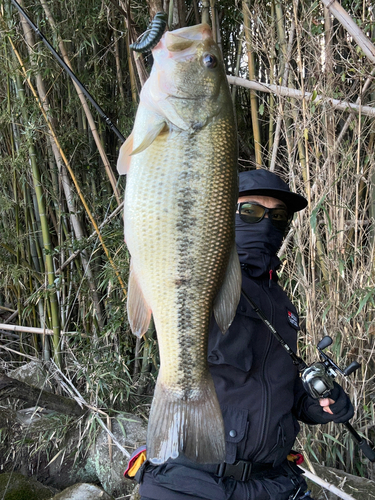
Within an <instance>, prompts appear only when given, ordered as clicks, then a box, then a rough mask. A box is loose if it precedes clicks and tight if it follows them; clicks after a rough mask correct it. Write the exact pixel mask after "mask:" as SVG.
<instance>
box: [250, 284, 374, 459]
mask: <svg viewBox="0 0 375 500" xmlns="http://www.w3.org/2000/svg"><path fill="white" fill-rule="evenodd" d="M241 291H242V295H243V296H244V297H245V299H246V300H247V302H248V303H249V304H250V306H251V307H252V308H253V310H254V311H255V312H256V314H257V315H258V316H259V317H260V319H261V320H262V321H263V323H264V324H265V325H266V326H267V328H268V329H269V330H270V331H271V332H272V334H273V335H274V336H275V338H276V339H277V341H278V342H279V343H280V344H281V345H282V346H283V347H284V349H285V350H286V352H287V353H288V354H289V356H290V357H291V358H292V360H293V364H294V365H296V366H297V368H298V371H299V372H300V373H301V378H302V383H303V386H304V388H305V390H306V392H307V393H308V394H309V395H310V396H311V397H312V398H314V399H320V398H327V397H328V396H329V395H330V392H331V390H332V389H333V387H334V385H333V379H334V378H335V377H336V375H337V373H340V374H341V375H344V376H345V377H347V376H348V375H350V374H351V373H353V372H354V371H356V370H358V368H360V364H359V363H357V361H353V362H352V363H351V364H350V365H349V366H347V367H346V368H345V369H344V370H341V368H339V367H338V366H337V365H336V363H334V361H333V360H332V359H331V358H330V357H329V356H327V354H326V353H325V352H323V349H325V348H326V347H328V346H330V345H331V344H332V339H331V337H329V336H328V335H327V336H326V337H324V338H323V339H322V340H321V341H320V342H319V343H318V345H317V349H318V351H319V354H320V357H321V361H318V362H316V363H313V364H312V365H310V366H308V365H307V364H306V363H305V362H304V361H303V359H302V358H300V357H299V356H297V354H296V353H295V352H294V351H293V349H292V348H291V347H290V346H289V345H288V344H287V343H286V342H285V340H284V339H283V338H282V337H281V335H280V334H279V333H278V332H277V330H276V329H275V327H274V326H273V325H272V323H270V322H269V321H268V319H267V317H266V315H265V314H264V313H263V311H262V310H261V309H260V308H259V307H258V306H257V305H256V304H255V302H253V300H251V298H250V297H249V296H248V295H247V293H246V292H245V291H244V290H243V289H242V290H241ZM343 424H344V425H345V427H346V428H347V429H348V431H349V432H350V434H351V435H352V437H353V438H354V439H355V441H356V442H357V444H358V447H359V448H360V449H361V450H362V452H363V454H364V455H365V456H366V457H367V458H368V459H369V460H370V461H371V462H375V450H373V449H372V448H371V446H370V445H369V444H368V443H367V441H366V440H365V439H364V438H362V437H361V436H360V435H359V434H358V432H357V431H356V430H355V429H354V428H353V426H352V425H351V424H350V423H349V421H348V422H343Z"/></svg>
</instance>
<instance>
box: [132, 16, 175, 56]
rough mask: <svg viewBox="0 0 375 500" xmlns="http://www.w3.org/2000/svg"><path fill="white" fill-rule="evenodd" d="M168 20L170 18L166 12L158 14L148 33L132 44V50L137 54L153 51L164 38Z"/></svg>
mask: <svg viewBox="0 0 375 500" xmlns="http://www.w3.org/2000/svg"><path fill="white" fill-rule="evenodd" d="M167 19H168V17H167V14H166V13H165V12H157V13H156V14H155V17H154V19H153V20H152V21H151V23H150V25H149V27H148V28H147V31H145V32H144V33H143V35H141V37H140V38H139V40H138V41H137V42H134V43H132V44H131V45H130V48H131V49H132V50H134V51H135V52H147V51H149V50H151V49H153V48H154V47H155V46H156V45H157V44H158V43H159V41H160V39H161V37H162V36H163V33H164V30H165V28H166V26H167Z"/></svg>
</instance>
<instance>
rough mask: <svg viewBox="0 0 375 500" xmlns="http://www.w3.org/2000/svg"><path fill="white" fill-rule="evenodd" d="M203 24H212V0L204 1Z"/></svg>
mask: <svg viewBox="0 0 375 500" xmlns="http://www.w3.org/2000/svg"><path fill="white" fill-rule="evenodd" d="M202 23H203V24H210V0H202Z"/></svg>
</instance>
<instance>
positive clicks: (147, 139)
mask: <svg viewBox="0 0 375 500" xmlns="http://www.w3.org/2000/svg"><path fill="white" fill-rule="evenodd" d="M165 126H166V123H165V121H164V120H160V121H159V122H154V123H152V124H150V126H149V127H148V128H147V130H146V132H145V134H144V137H143V139H142V141H141V143H140V144H139V146H137V147H136V148H135V149H134V151H133V152H132V153H131V156H134V155H136V154H138V153H141V152H142V151H144V150H145V149H147V148H148V147H149V146H151V144H152V143H153V142H154V140H155V139H156V138H157V137H158V136H159V135H160V134H161V132H162V130H163V128H164V127H165Z"/></svg>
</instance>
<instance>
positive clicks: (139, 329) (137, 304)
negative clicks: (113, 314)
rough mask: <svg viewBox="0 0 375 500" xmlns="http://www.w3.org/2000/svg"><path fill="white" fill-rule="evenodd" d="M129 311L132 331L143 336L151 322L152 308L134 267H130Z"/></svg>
mask: <svg viewBox="0 0 375 500" xmlns="http://www.w3.org/2000/svg"><path fill="white" fill-rule="evenodd" d="M127 311H128V320H129V324H130V328H131V331H132V332H133V333H134V335H136V336H137V337H142V335H144V334H145V333H146V332H147V330H148V327H149V324H150V320H151V309H150V308H149V306H148V305H147V303H146V301H145V298H144V296H143V293H142V290H141V288H140V286H139V283H138V281H137V278H136V276H135V273H134V271H133V270H132V268H130V274H129V284H128V301H127Z"/></svg>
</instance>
